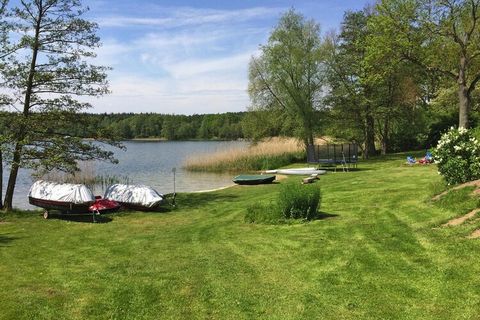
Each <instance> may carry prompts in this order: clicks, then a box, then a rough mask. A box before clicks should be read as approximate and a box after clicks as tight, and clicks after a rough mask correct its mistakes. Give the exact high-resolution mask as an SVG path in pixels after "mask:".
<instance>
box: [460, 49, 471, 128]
mask: <svg viewBox="0 0 480 320" xmlns="http://www.w3.org/2000/svg"><path fill="white" fill-rule="evenodd" d="M465 70H466V58H465V57H462V58H460V68H459V73H458V80H457V83H458V104H459V105H458V127H459V128H462V127H463V128H468V127H469V126H470V124H469V119H468V115H469V113H470V94H469V91H468V88H467V81H466V74H465Z"/></svg>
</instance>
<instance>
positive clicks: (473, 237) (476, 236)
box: [468, 229, 480, 239]
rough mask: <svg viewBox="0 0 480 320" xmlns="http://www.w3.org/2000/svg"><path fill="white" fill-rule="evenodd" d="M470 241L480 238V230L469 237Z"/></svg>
mask: <svg viewBox="0 0 480 320" xmlns="http://www.w3.org/2000/svg"><path fill="white" fill-rule="evenodd" d="M468 238H469V239H477V238H480V229H477V230H475V231H473V232H472V234H471V235H469V236H468Z"/></svg>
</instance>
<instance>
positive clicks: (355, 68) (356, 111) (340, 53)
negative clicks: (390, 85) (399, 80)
mask: <svg viewBox="0 0 480 320" xmlns="http://www.w3.org/2000/svg"><path fill="white" fill-rule="evenodd" d="M370 15H371V12H370V11H369V10H368V9H365V10H361V11H357V12H347V13H345V15H344V19H343V22H342V29H341V32H340V34H339V35H338V36H336V35H334V34H331V35H329V37H328V38H327V41H326V52H327V53H328V59H327V66H328V83H329V86H330V92H329V96H328V101H329V104H330V105H331V106H332V107H333V108H332V115H333V116H334V118H335V119H336V122H337V123H341V126H340V127H341V128H342V127H343V128H349V129H350V130H349V133H348V134H349V135H350V136H349V137H348V138H350V139H353V140H358V141H359V142H360V141H361V142H363V155H364V157H365V158H368V157H369V156H370V155H373V154H375V153H376V148H375V108H376V104H375V98H374V97H375V90H376V89H377V88H376V86H375V85H374V84H372V83H370V82H368V81H366V80H367V78H368V76H369V73H368V71H369V70H368V68H366V67H365V65H364V63H363V62H364V60H365V56H366V51H365V42H366V39H367V37H368V35H369V32H370V31H369V29H368V24H367V22H368V19H369V17H370Z"/></svg>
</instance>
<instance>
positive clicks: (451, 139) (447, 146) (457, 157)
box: [432, 128, 480, 185]
mask: <svg viewBox="0 0 480 320" xmlns="http://www.w3.org/2000/svg"><path fill="white" fill-rule="evenodd" d="M432 154H433V157H434V159H435V163H436V164H437V165H438V173H439V174H441V175H442V176H443V177H444V178H445V181H446V182H447V184H449V185H451V184H458V183H464V182H467V181H472V180H476V179H479V178H480V143H479V142H478V140H477V139H476V138H475V137H473V135H472V133H471V132H470V131H468V130H467V129H465V128H460V129H458V130H457V129H454V128H451V129H450V130H449V131H448V132H446V133H445V134H443V135H442V137H441V138H440V140H439V142H438V145H437V147H436V148H435V149H434V150H433V152H432Z"/></svg>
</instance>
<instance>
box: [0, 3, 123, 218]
mask: <svg viewBox="0 0 480 320" xmlns="http://www.w3.org/2000/svg"><path fill="white" fill-rule="evenodd" d="M87 10H88V9H87V8H85V7H83V6H82V4H81V2H80V1H78V0H57V1H50V0H48V1H47V0H38V1H33V0H25V1H20V2H15V3H13V4H12V6H11V7H8V13H7V16H8V17H9V18H8V19H2V21H0V25H1V28H2V30H3V28H4V27H5V28H7V29H8V32H7V33H6V34H4V36H5V37H7V39H6V40H5V42H7V43H8V46H7V49H5V43H3V46H2V53H1V54H0V72H1V76H2V81H1V82H2V86H3V87H4V88H8V90H4V91H6V92H8V93H7V94H8V95H9V97H8V98H9V99H4V97H3V96H2V98H1V100H2V103H4V100H10V102H11V107H12V109H15V110H19V112H15V113H13V115H12V118H13V119H14V121H11V122H9V123H8V124H7V125H6V126H5V127H4V128H3V132H2V135H3V136H4V137H5V136H8V137H9V138H10V139H9V143H10V144H11V145H12V146H13V147H12V151H11V154H9V155H7V157H6V158H9V159H11V161H9V162H10V164H11V170H10V177H9V179H8V185H7V189H6V192H5V201H4V207H5V209H7V210H9V209H11V206H12V197H13V192H14V189H15V184H16V178H17V172H18V170H19V168H20V167H23V168H33V169H37V168H44V169H46V170H50V169H59V170H63V171H68V172H73V171H75V170H77V169H78V168H77V161H78V160H91V159H101V160H109V161H113V162H114V161H115V160H114V158H113V153H112V152H109V151H105V150H103V149H102V148H100V147H99V145H98V144H94V143H92V142H91V141H85V140H84V139H83V138H84V137H83V136H80V135H75V134H73V133H72V132H71V131H70V128H71V126H73V124H75V125H77V126H80V127H81V126H83V125H85V124H86V123H85V122H84V120H85V118H84V117H81V116H79V113H80V112H82V111H84V110H86V109H88V108H90V107H91V105H90V104H89V103H85V102H83V101H82V99H79V97H83V96H91V97H98V96H102V95H104V94H107V93H108V92H109V90H108V82H107V71H108V70H109V68H108V67H103V66H98V65H95V64H93V63H92V57H95V50H96V49H97V48H98V47H99V46H100V39H99V37H98V36H97V35H96V31H97V29H98V25H97V24H96V23H94V22H91V21H88V20H86V19H83V16H84V14H85V12H86V11H87ZM2 37H3V36H2ZM5 50H6V51H8V53H5V54H4V52H3V51H5ZM92 132H94V134H92V136H91V137H93V138H94V139H98V140H102V141H103V142H108V143H110V144H113V145H118V144H117V143H116V142H115V141H113V140H112V139H111V136H109V135H107V134H106V133H108V132H107V130H105V131H103V132H100V131H97V130H94V131H92Z"/></svg>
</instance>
